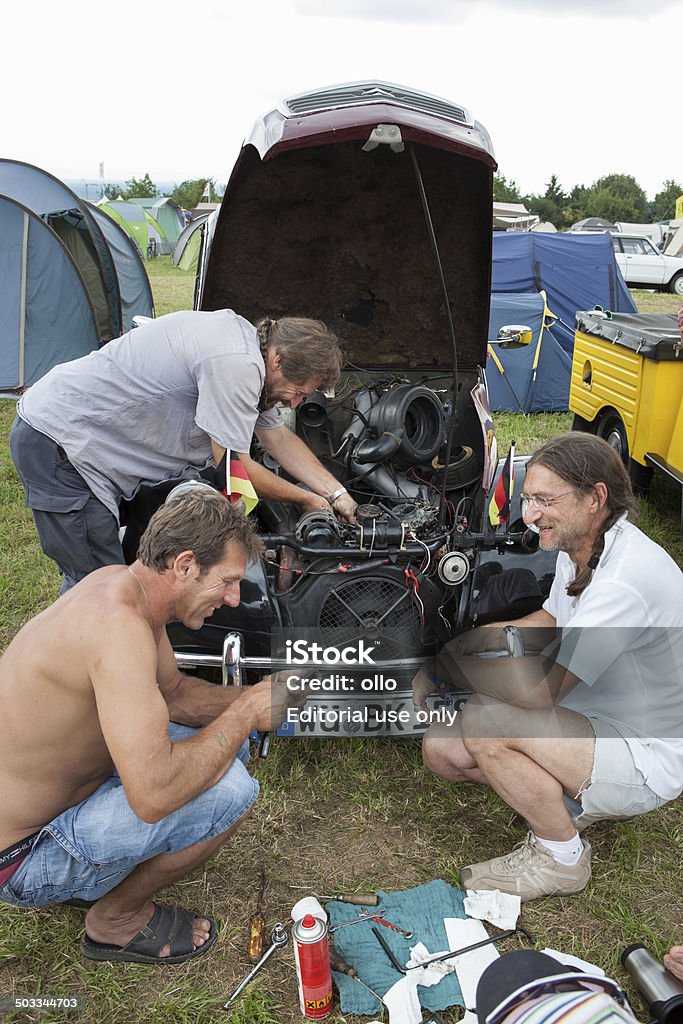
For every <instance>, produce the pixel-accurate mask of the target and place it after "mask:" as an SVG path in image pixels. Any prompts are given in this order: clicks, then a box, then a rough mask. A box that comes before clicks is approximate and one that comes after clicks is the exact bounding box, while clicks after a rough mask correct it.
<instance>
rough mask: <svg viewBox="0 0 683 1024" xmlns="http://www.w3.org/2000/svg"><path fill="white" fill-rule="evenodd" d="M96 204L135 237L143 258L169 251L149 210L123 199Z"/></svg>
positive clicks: (162, 234) (159, 227) (102, 201)
mask: <svg viewBox="0 0 683 1024" xmlns="http://www.w3.org/2000/svg"><path fill="white" fill-rule="evenodd" d="M97 206H98V209H100V210H102V211H103V212H104V213H106V214H107V216H108V217H111V219H112V220H115V221H116V223H117V224H119V225H120V226H121V227H122V228H123V230H124V231H126V232H127V233H128V234H129V235H130V237H131V238H134V239H135V241H136V242H137V244H138V246H139V247H140V252H141V253H142V255H143V257H144V258H145V259H148V258H149V257H150V256H156V255H158V254H159V253H170V252H171V248H170V246H169V244H168V241H167V239H166V236H165V234H164V231H163V228H162V227H161V225H160V224H158V223H157V221H156V220H155V219H154V217H153V216H152V214H151V213H150V212H149V210H144V209H143V208H142V207H141V206H138V204H137V203H129V202H126V200H125V199H111V200H101V201H100V202H99V203H98V204H97Z"/></svg>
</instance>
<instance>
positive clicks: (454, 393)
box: [407, 142, 459, 526]
mask: <svg viewBox="0 0 683 1024" xmlns="http://www.w3.org/2000/svg"><path fill="white" fill-rule="evenodd" d="M407 145H408V151H409V153H410V159H411V160H412V162H413V171H414V172H415V180H416V182H417V190H418V192H419V194H420V202H421V203H422V212H423V213H424V218H425V223H426V225H427V234H428V235H429V241H430V244H431V247H432V254H433V256H434V263H435V265H436V273H437V276H438V278H439V284H440V286H441V294H442V295H443V302H444V307H445V310H446V324H447V326H448V335H449V337H450V339H451V346H452V348H453V382H452V387H451V421H450V423H449V425H448V437H447V439H446V458H445V459H444V473H443V484H442V487H441V501H440V506H441V507H440V509H439V526H443V525H444V523H445V522H446V515H447V513H448V506H447V504H446V492H447V490H448V467H449V466H450V463H451V451H452V449H453V439H454V437H455V423H456V415H455V408H456V405H457V401H458V390H459V384H458V344H457V341H456V337H455V327H454V326H453V316H452V314H451V304H450V300H449V298H448V289H447V288H446V278H445V277H444V273H443V267H442V265H441V256H440V254H439V246H438V244H437V241H436V232H435V231H434V223H433V221H432V214H431V211H430V209H429V202H428V201H427V193H426V192H425V187H424V182H423V180H422V173H421V171H420V165H419V164H418V162H417V156H416V154H415V147H414V146H413V144H412V142H409V143H408V144H407Z"/></svg>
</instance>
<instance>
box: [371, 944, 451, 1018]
mask: <svg viewBox="0 0 683 1024" xmlns="http://www.w3.org/2000/svg"><path fill="white" fill-rule="evenodd" d="M443 952H444V953H447V952H448V950H446V949H445V950H444V951H443ZM439 955H440V954H439V953H430V952H429V950H428V949H427V947H426V946H425V944H424V943H423V942H418V943H417V944H416V945H415V946H411V947H410V960H409V961H408V963H407V964H406V967H414V965H415V964H420V963H422V961H423V960H429V958H430V957H433V956H439ZM453 970H454V966H453V964H452V963H449V962H447V961H440V962H438V963H434V964H429V965H428V966H427V967H414V969H413V970H412V971H408V973H407V974H406V975H404V976H403V977H402V978H401V979H400V980H399V981H397V982H396V983H395V984H394V985H392V986H391V988H390V989H389V991H388V992H385V994H384V997H383V998H384V1004H385V1006H386V1007H387V1009H388V1010H389V1022H390V1024H420V1021H421V1020H422V1007H421V1006H420V1000H419V998H418V994H417V987H418V985H424V986H425V988H431V986H432V985H438V983H439V982H440V981H441V979H442V978H443V977H444V975H446V974H450V973H451V971H453Z"/></svg>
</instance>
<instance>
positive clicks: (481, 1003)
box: [476, 949, 567, 1024]
mask: <svg viewBox="0 0 683 1024" xmlns="http://www.w3.org/2000/svg"><path fill="white" fill-rule="evenodd" d="M566 971H567V967H566V966H565V965H564V964H561V963H560V961H559V960H555V958H554V957H552V956H548V955H547V953H539V952H538V951H537V950H535V949H515V950H513V951H512V952H511V953H506V954H505V956H501V957H498V959H496V960H494V961H493V963H492V964H489V966H488V967H487V968H486V970H485V971H484V973H483V974H482V976H481V978H480V979H479V984H478V985H477V996H476V1006H477V1018H478V1020H479V1024H484V1022H485V1021H486V1018H487V1017H488V1015H489V1014H490V1013H491V1011H492V1010H495V1008H496V1007H497V1006H498V1005H499V1004H500V1003H502V1002H503V1000H504V999H507V997H508V996H509V995H511V994H512V993H513V992H516V991H517V989H520V988H523V987H524V986H525V985H527V984H530V983H531V982H534V981H538V980H539V978H552V977H554V976H555V975H556V974H565V973H566Z"/></svg>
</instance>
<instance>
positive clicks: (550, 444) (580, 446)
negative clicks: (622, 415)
mask: <svg viewBox="0 0 683 1024" xmlns="http://www.w3.org/2000/svg"><path fill="white" fill-rule="evenodd" d="M532 466H545V468H546V469H550V470H551V471H552V472H553V473H555V474H556V475H557V476H559V477H561V478H562V479H563V480H566V481H567V483H568V484H570V485H571V487H573V488H575V489H576V490H577V491H580V493H581V494H590V492H591V491H592V490H594V488H595V485H596V484H597V483H603V484H604V485H605V487H606V488H607V498H606V500H605V506H604V508H605V512H606V513H607V515H606V517H605V519H604V521H603V523H602V524H601V526H600V530H599V532H598V535H597V537H596V538H595V543H594V544H593V550H592V552H591V557H590V558H589V560H588V565H587V566H586V567H585V568H584V569H582V570H581V571H580V572H578V573H577V574H576V577H575V578H574V580H573V581H572V582H571V583H570V584H569V586H568V587H567V593H568V594H569V596H570V597H576V596H577V595H578V594H581V593H583V591H584V590H585V589H586V587H587V586H588V584H589V583H590V581H591V577H592V575H593V570H594V569H597V567H598V563H599V561H600V556H601V555H602V552H603V551H604V549H605V534H606V533H607V531H608V530H609V529H610V528H611V527H612V526H614V524H615V523H616V522H617V520H618V519H620V518H621V516H622V515H623V514H624V512H627V513H633V509H634V508H635V498H634V497H633V490H632V489H631V481H630V480H629V477H628V473H627V472H626V469H625V467H624V463H623V462H622V461H621V458H620V456H619V455H618V453H617V452H616V450H615V449H614V448H612V447H611V445H609V444H607V442H606V441H603V439H602V438H600V437H595V436H594V435H593V434H584V433H581V432H579V431H571V432H570V433H567V434H558V436H557V437H553V438H551V439H550V440H549V441H546V442H545V444H542V445H541V447H540V448H537V449H536V451H535V452H534V453H533V455H532V456H531V458H530V459H529V462H528V463H527V469H531V467H532Z"/></svg>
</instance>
